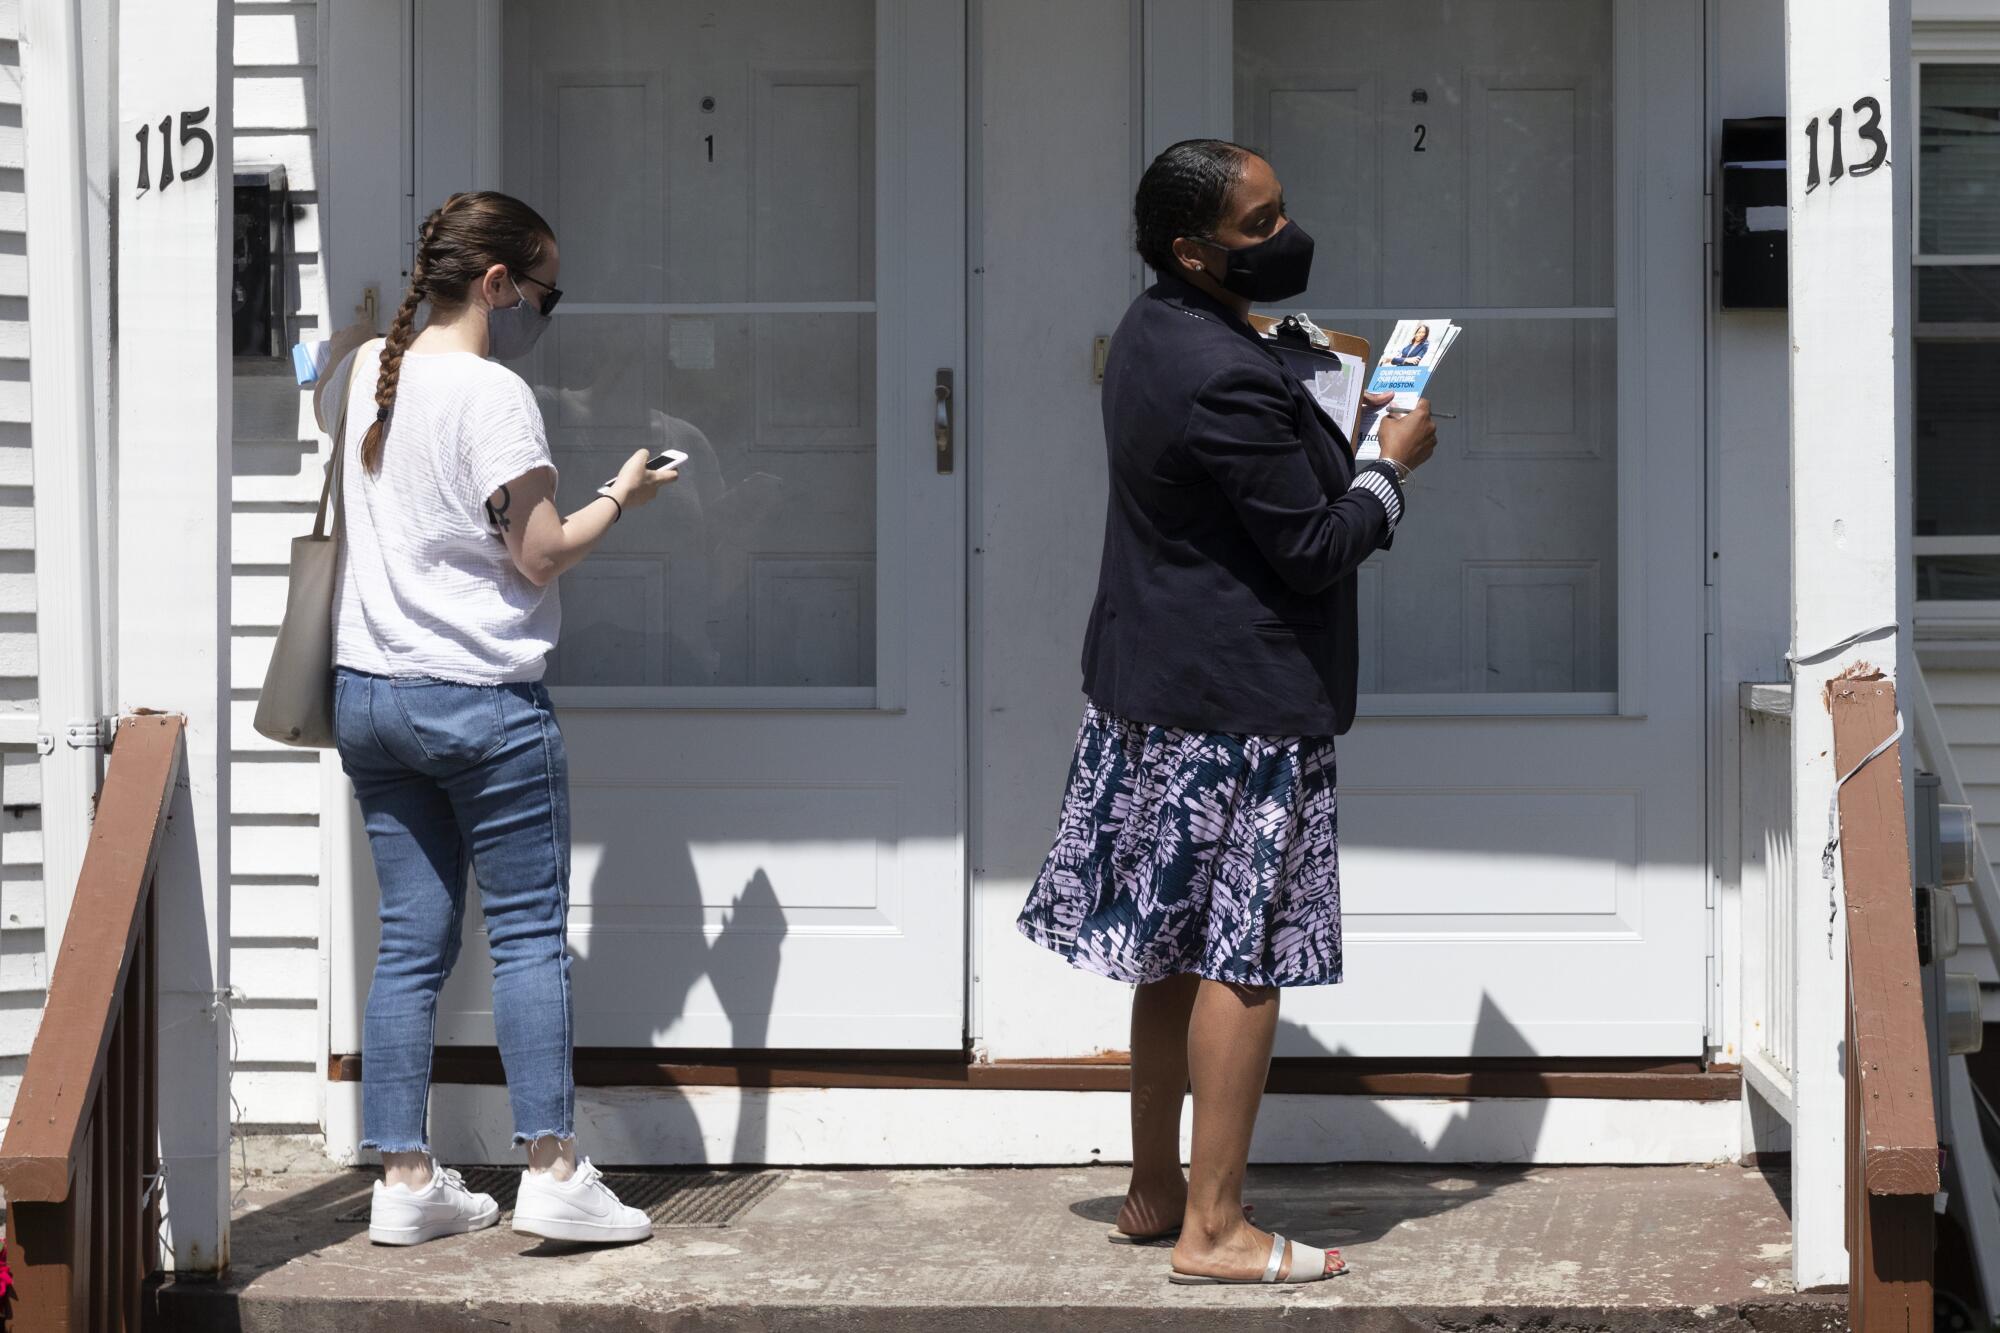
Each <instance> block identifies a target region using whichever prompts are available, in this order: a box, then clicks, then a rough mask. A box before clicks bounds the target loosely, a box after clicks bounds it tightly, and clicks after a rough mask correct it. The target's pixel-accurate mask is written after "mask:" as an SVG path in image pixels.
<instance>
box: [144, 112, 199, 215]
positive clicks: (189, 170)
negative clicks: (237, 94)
mask: <svg viewBox="0 0 2000 1333" xmlns="http://www.w3.org/2000/svg"><path fill="white" fill-rule="evenodd" d="M213 109H214V108H212V107H203V108H202V109H201V110H199V111H183V112H181V136H180V142H181V159H182V161H183V162H184V163H185V161H186V159H187V152H188V145H189V144H200V145H201V156H200V157H199V158H197V159H196V160H195V163H194V165H193V166H186V165H183V166H182V167H181V172H180V175H179V176H175V175H174V146H173V141H172V140H173V132H174V118H173V117H172V116H162V117H160V188H161V189H162V190H164V189H166V188H167V187H168V186H169V185H172V184H173V183H174V182H175V181H176V180H181V181H191V180H195V179H196V178H198V177H201V176H206V175H207V174H208V169H209V168H210V167H212V166H214V165H215V136H214V135H212V134H210V133H209V132H208V131H207V130H205V129H203V128H202V127H201V126H202V122H203V121H206V120H207V119H208V113H209V112H210V111H211V110H213ZM132 137H133V138H135V139H137V140H138V141H139V193H140V194H144V193H146V191H148V190H150V189H152V188H153V179H152V167H153V163H152V158H153V127H152V126H151V125H141V126H140V127H139V132H138V133H137V134H135V135H133V136H132Z"/></svg>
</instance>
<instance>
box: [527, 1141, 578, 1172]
mask: <svg viewBox="0 0 2000 1333" xmlns="http://www.w3.org/2000/svg"><path fill="white" fill-rule="evenodd" d="M528 1169H529V1170H530V1171H533V1172H536V1173H537V1174H540V1173H542V1172H547V1173H548V1174H549V1175H551V1176H554V1177H555V1178H556V1180H558V1181H564V1180H568V1179H569V1178H570V1177H571V1176H573V1175H575V1174H576V1140H575V1139H559V1138H557V1137H556V1136H555V1135H553V1134H544V1135H542V1137H540V1138H538V1139H536V1140H535V1141H534V1142H533V1143H530V1144H529V1145H528Z"/></svg>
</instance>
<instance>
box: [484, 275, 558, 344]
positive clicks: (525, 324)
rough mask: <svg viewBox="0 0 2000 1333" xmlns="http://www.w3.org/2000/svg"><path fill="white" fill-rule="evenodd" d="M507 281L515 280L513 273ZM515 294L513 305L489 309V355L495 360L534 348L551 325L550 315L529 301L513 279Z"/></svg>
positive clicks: (487, 328)
mask: <svg viewBox="0 0 2000 1333" xmlns="http://www.w3.org/2000/svg"><path fill="white" fill-rule="evenodd" d="M508 281H510V282H514V279H513V275H512V274H509V275H508ZM514 297H515V301H514V304H513V305H510V306H496V307H494V308H493V309H491V310H489V311H487V312H486V354H487V355H488V356H490V357H492V358H493V359H494V360H495V361H513V360H515V359H517V358H519V357H524V356H526V355H527V354H528V353H529V352H532V351H534V350H535V343H536V341H537V340H538V339H540V337H541V336H542V331H543V330H544V329H546V328H548V326H549V317H548V316H547V315H544V314H543V313H542V312H541V311H540V310H539V309H538V308H536V307H535V306H531V305H529V304H528V298H527V297H526V296H524V295H522V293H521V284H520V283H519V282H514Z"/></svg>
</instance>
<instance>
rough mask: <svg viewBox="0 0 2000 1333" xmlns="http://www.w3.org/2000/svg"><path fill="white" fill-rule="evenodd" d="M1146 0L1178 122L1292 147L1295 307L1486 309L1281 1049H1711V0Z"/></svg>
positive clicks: (1374, 574) (1382, 334)
mask: <svg viewBox="0 0 2000 1333" xmlns="http://www.w3.org/2000/svg"><path fill="white" fill-rule="evenodd" d="M1146 21H1147V23H1148V32H1147V35H1146V43H1147V49H1148V51H1149V53H1150V54H1149V59H1150V60H1151V61H1152V62H1153V68H1152V69H1151V70H1149V79H1148V87H1149V88H1151V89H1155V90H1162V91H1155V92H1154V93H1152V94H1151V98H1152V105H1150V106H1149V108H1148V137H1149V139H1150V140H1151V141H1152V142H1151V143H1150V145H1149V146H1150V147H1152V148H1153V149H1155V150H1157V149H1158V148H1159V147H1161V146H1163V145H1164V144H1165V143H1167V142H1171V141H1172V140H1173V139H1176V138H1181V137H1185V136H1187V135H1189V134H1194V133H1217V132H1219V133H1222V134H1226V135H1230V136H1232V137H1234V138H1237V139H1239V140H1241V141H1243V142H1245V143H1248V144H1249V145H1251V146H1252V147H1255V148H1258V149H1259V150H1261V151H1263V152H1265V153H1267V154H1269V156H1270V158H1271V160H1272V162H1273V163H1274V164H1275V166H1276V168H1277V172H1278V175H1279V178H1280V179H1281V180H1282V181H1283V182H1284V185H1285V190H1286V197H1287V201H1288V204H1289V207H1290V210H1291V214H1292V216H1293V217H1294V218H1296V219H1298V220H1299V221H1300V222H1302V223H1304V224H1305V225H1306V226H1307V227H1308V228H1309V229H1310V230H1311V231H1312V232H1313V234H1314V236H1315V238H1316V239H1317V240H1318V248H1317V254H1316V257H1315V261H1314V267H1313V285H1312V288H1311V290H1310V291H1308V292H1307V293H1306V294H1305V295H1304V296H1302V297H1300V298H1298V299H1297V300H1296V301H1294V302H1288V303H1285V305H1284V307H1283V308H1284V309H1286V310H1290V309H1304V310H1308V311H1310V312H1311V313H1312V314H1313V316H1314V318H1315V319H1317V320H1318V321H1319V322H1320V323H1322V324H1323V325H1325V326H1326V327H1329V328H1335V329H1341V330H1345V331H1349V332H1354V333H1359V334H1362V335H1364V336H1366V337H1367V338H1369V339H1370V341H1371V342H1372V343H1373V344H1374V345H1375V347H1376V348H1377V349H1378V351H1379V349H1380V348H1381V346H1382V343H1383V340H1384V339H1385V338H1386V337H1387V336H1388V334H1389V331H1390V329H1391V327H1392V322H1393V321H1394V320H1395V319H1396V318H1398V317H1400V316H1426V315H1431V316H1449V317H1452V318H1455V319H1457V320H1459V321H1460V322H1461V323H1463V324H1464V325H1465V331H1464V333H1463V334H1462V335H1461V336H1460V338H1459V340H1458V342H1457V343H1456V345H1455V346H1454V347H1453V349H1452V352H1451V354H1450V357H1449V359H1448V360H1447V361H1446V362H1445V363H1444V365H1443V367H1442V368H1441V369H1440V370H1439V371H1438V372H1437V373H1436V376H1435V378H1434V379H1433V381H1432V386H1433V388H1432V396H1433V401H1434V405H1435V406H1436V408H1437V409H1438V410H1439V411H1443V412H1453V413H1456V414H1457V416H1456V419H1455V420H1445V421H1441V422H1440V423H1439V446H1438V450H1437V454H1436V457H1435V458H1434V460H1433V461H1432V462H1431V463H1429V464H1428V465H1427V466H1426V467H1425V468H1424V470H1423V471H1422V472H1421V473H1419V474H1418V475H1417V477H1416V479H1415V480H1414V481H1413V482H1412V483H1411V485H1410V487H1409V510H1408V515H1407V517H1406V518H1405V519H1404V521H1403V523H1402V526H1401V527H1400V529H1399V530H1398V532H1397V534H1396V542H1395V547H1394V549H1393V550H1392V551H1390V552H1387V553H1383V554H1380V555H1378V556H1376V557H1374V558H1371V559H1370V561H1369V562H1368V564H1367V565H1366V566H1365V567H1364V568H1363V570H1362V571H1361V574H1360V606H1361V677H1360V678H1361V691H1362V699H1361V704H1360V711H1361V714H1362V716H1361V718H1360V720H1359V721H1358V722H1357V724H1356V726H1355V728H1354V730H1353V732H1352V733H1351V734H1350V735H1348V736H1347V737H1344V738H1343V739H1342V741H1341V744H1340V756H1339V757H1340V779H1341V781H1340V795H1341V801H1340V840H1341V874H1342V889H1343V906H1344V909H1345V916H1346V922H1347V937H1346V938H1347V956H1346V976H1347V981H1346V984H1344V985H1342V986H1340V987H1337V988H1333V989H1326V990H1310V991H1301V992H1298V993H1296V994H1295V995H1293V996H1291V997H1288V998H1287V1000H1286V1006H1285V1020H1286V1023H1285V1028H1284V1030H1283V1032H1282V1034H1281V1036H1280V1041H1279V1052H1280V1053H1281V1054H1292V1055H1304V1054H1317V1053H1325V1052H1335V1051H1337V1052H1342V1053H1351V1054H1359V1055H1367V1056H1466V1055H1480V1056H1488V1055H1492V1056H1518V1055H1529V1054H1536V1055H1544V1056H1611V1055H1658V1056H1668V1055H1673V1056H1691V1055H1699V1054H1700V1053H1701V1051H1702V1044H1703V1036H1704V1018H1705V1009H1706V987H1705V982H1704V974H1705V960H1706V956H1707V953H1708V948H1707V940H1708V932H1707V915H1706V907H1705V898H1706V882H1707V876H1706V871H1705V846H1704V835H1703V808H1704V790H1705V780H1704V743H1703V734H1704V717H1705V710H1704V704H1703V699H1704V694H1705V685H1704V680H1705V666H1704V625H1703V619H1702V606H1703V596H1704V591H1703V584H1704V573H1703V564H1704V556H1703V484H1704V483H1703V476H1704V466H1703V461H1702V460H1703V443H1702V441H1703V409H1702V383H1703V364H1704V358H1703V352H1702V340H1703V319H1702V301H1703V294H1704V290H1705V274H1704V271H1703V266H1702V262H1701V255H1702V248H1701V247H1702V217H1701V209H1702V207H1703V202H1702V200H1703V182H1702V174H1701V172H1702V165H1701V164H1702V161H1703V151H1702V125H1703V123H1704V120H1703V109H1702V36H1701V26H1700V25H1701V6H1700V4H1699V3H1697V2H1696V0H1647V2H1646V3H1644V4H1640V3H1637V2H1636V0H1236V2H1235V3H1229V2H1228V0H1154V3H1151V4H1149V5H1148V6H1147V12H1146ZM1188 33H1193V34H1194V36H1193V38H1192V39H1190V38H1189V37H1188V36H1187V35H1186V34H1188ZM1218 33H1226V34H1227V35H1228V40H1227V41H1223V42H1221V43H1220V44H1219V46H1218V43H1217V35H1218ZM1218 49H1219V50H1220V51H1222V52H1225V53H1227V58H1228V62H1229V63H1228V67H1227V69H1226V70H1225V69H1223V68H1222V67H1221V64H1220V60H1219V59H1218V57H1217V55H1216V54H1215V53H1216V51H1217V50H1218ZM1225 90H1226V94H1227V95H1226V96H1225V95H1224V93H1225Z"/></svg>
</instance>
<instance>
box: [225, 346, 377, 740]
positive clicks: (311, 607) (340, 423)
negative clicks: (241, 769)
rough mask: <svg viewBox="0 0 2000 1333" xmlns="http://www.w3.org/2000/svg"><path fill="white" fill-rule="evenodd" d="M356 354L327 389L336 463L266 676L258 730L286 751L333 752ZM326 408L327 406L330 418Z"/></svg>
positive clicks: (299, 556)
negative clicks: (337, 611) (344, 475)
mask: <svg viewBox="0 0 2000 1333" xmlns="http://www.w3.org/2000/svg"><path fill="white" fill-rule="evenodd" d="M365 350H366V347H365V346H364V347H363V348H361V349H357V350H356V352H355V353H354V354H353V355H352V356H351V357H350V358H349V359H348V360H345V361H343V362H341V364H340V366H339V367H338V369H337V370H336V371H335V374H337V375H339V376H340V379H339V380H338V381H336V382H335V383H334V384H332V385H329V386H328V392H329V393H335V394H338V395H340V402H339V404H338V405H337V407H336V409H335V413H334V427H333V461H332V462H331V463H330V464H328V465H327V469H326V484H325V485H323V486H321V487H320V491H319V510H318V512H317V513H315V514H314V515H313V527H312V531H311V532H310V533H308V534H307V535H305V536H303V537H294V538H292V568H291V581H290V587H289V588H288V589H287V590H286V592H285V618H284V620H283V621H282V622H281V623H280V624H279V626H278V641H277V643H276V644H275V645H274V646H273V647H272V649H271V665H270V666H269V667H267V668H265V671H264V688H263V689H262V690H261V691H259V693H258V695H257V716H256V718H255V719H254V721H253V723H252V725H253V726H255V727H256V728H257V733H258V735H260V736H266V737H269V738H270V739H271V740H274V741H277V742H278V743H280V744H281V745H298V746H304V747H307V748H311V749H320V750H325V749H330V748H332V746H333V586H334V580H335V579H336V578H338V577H339V571H340V520H341V504H342V497H341V472H342V471H343V468H342V462H343V460H345V458H346V457H347V400H348V399H349V398H350V397H352V396H353V389H354V385H353V372H354V366H355V365H356V364H358V363H359V362H360V361H361V355H360V353H361V351H365ZM327 406H328V404H326V403H324V402H322V404H321V408H322V411H324V409H325V407H327Z"/></svg>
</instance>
